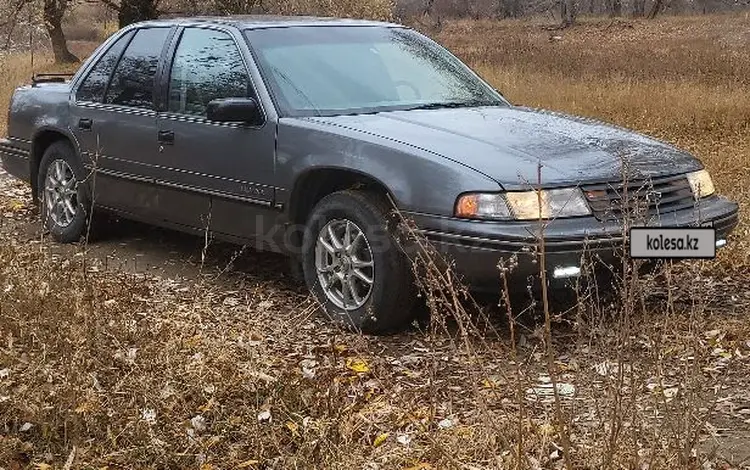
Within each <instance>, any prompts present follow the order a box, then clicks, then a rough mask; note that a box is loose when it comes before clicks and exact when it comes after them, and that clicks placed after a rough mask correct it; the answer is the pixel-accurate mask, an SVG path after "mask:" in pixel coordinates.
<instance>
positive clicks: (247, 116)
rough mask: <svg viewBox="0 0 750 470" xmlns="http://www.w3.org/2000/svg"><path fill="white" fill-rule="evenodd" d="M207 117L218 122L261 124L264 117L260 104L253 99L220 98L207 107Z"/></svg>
mask: <svg viewBox="0 0 750 470" xmlns="http://www.w3.org/2000/svg"><path fill="white" fill-rule="evenodd" d="M206 117H207V118H208V119H209V120H211V121H217V122H245V123H248V124H255V125H258V124H261V123H262V122H263V116H262V115H261V112H260V106H258V102H257V101H255V100H254V99H252V98H220V99H216V100H212V101H210V102H209V103H208V106H207V107H206Z"/></svg>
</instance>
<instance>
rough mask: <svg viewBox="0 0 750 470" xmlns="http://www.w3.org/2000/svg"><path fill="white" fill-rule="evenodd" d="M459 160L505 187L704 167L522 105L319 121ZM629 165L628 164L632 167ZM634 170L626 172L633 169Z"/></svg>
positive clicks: (598, 126) (646, 142)
mask: <svg viewBox="0 0 750 470" xmlns="http://www.w3.org/2000/svg"><path fill="white" fill-rule="evenodd" d="M311 119H312V120H315V121H318V122H321V123H326V124H329V125H334V126H337V127H341V128H345V129H349V130H353V131H358V132H363V133H367V134H370V135H375V136H378V137H381V138H383V139H387V140H391V141H393V142H395V143H399V144H406V145H409V146H412V147H414V148H418V149H421V150H423V151H427V152H430V153H432V154H435V155H438V156H441V157H444V158H448V159H450V160H454V161H456V162H459V163H461V164H463V165H465V166H468V167H470V168H473V169H474V170H476V171H479V172H481V173H483V174H485V175H486V176H488V177H490V178H492V179H494V180H495V181H497V182H498V183H499V184H500V185H502V186H503V187H504V188H505V189H518V188H521V187H528V185H529V184H530V183H532V184H537V182H538V171H539V164H541V165H542V168H541V176H542V178H541V179H542V184H543V185H544V186H560V185H576V184H580V183H594V182H606V181H620V180H622V179H623V175H624V174H626V173H627V174H628V175H629V176H628V178H629V179H631V178H632V179H645V178H649V177H655V176H660V175H673V174H679V173H686V172H689V171H693V170H698V169H700V168H701V167H702V166H701V164H700V162H699V161H698V160H697V159H695V158H694V157H692V156H691V155H690V154H688V153H686V152H683V151H680V150H678V149H676V148H674V147H672V146H669V145H667V144H664V143H662V142H659V141H657V140H654V139H651V138H648V137H645V136H643V135H640V134H637V133H635V132H631V131H628V130H625V129H621V128H618V127H614V126H611V125H607V124H603V123H601V122H597V121H593V120H589V119H584V118H578V117H573V116H568V115H563V114H559V113H553V112H549V111H541V110H533V109H528V108H521V107H511V106H509V107H480V108H453V109H435V110H416V111H393V112H387V113H377V114H366V115H347V116H334V117H316V118H311ZM623 162H626V163H625V164H624V163H623ZM625 169H626V170H625Z"/></svg>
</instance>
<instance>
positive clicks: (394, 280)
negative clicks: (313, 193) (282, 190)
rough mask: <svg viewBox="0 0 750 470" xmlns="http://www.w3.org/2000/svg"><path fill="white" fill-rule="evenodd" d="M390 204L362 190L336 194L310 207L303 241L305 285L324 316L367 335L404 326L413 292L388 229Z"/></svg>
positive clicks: (408, 271) (406, 266) (404, 260)
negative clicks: (314, 297)
mask: <svg viewBox="0 0 750 470" xmlns="http://www.w3.org/2000/svg"><path fill="white" fill-rule="evenodd" d="M388 213H389V206H388V205H387V204H386V203H385V202H384V201H383V200H382V198H380V197H378V196H376V195H374V194H371V193H366V192H361V191H340V192H337V193H333V194H331V195H328V196H326V197H325V198H323V199H322V200H321V201H320V202H319V203H318V204H317V205H316V206H315V208H314V209H313V211H312V213H311V215H310V218H309V221H308V223H307V229H306V231H305V237H304V248H305V249H304V255H303V269H304V274H305V282H306V283H307V285H308V287H309V288H310V290H311V291H312V292H313V294H314V295H315V296H316V297H317V299H318V301H319V302H320V303H321V305H322V307H323V309H324V310H325V312H326V314H327V315H328V316H329V317H330V318H331V319H333V320H334V321H336V322H337V323H341V324H343V325H346V326H349V327H352V328H355V329H358V330H362V331H364V332H367V333H384V332H388V331H392V330H395V329H398V328H400V327H403V326H404V325H406V324H408V323H409V322H410V321H411V320H412V317H413V312H412V306H413V304H414V300H415V298H416V290H415V287H414V282H413V279H412V273H411V269H410V265H409V260H408V259H407V257H406V256H405V255H404V253H403V252H402V251H401V249H400V247H399V245H398V243H397V242H396V240H395V238H394V236H393V233H392V231H391V230H390V229H389V227H388V226H387V216H388Z"/></svg>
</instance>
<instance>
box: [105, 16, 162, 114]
mask: <svg viewBox="0 0 750 470" xmlns="http://www.w3.org/2000/svg"><path fill="white" fill-rule="evenodd" d="M168 34H169V28H147V29H140V30H138V32H137V33H136V34H135V37H134V38H133V40H132V41H131V42H130V44H129V45H128V48H127V49H125V53H124V54H123V55H122V58H121V59H120V62H119V63H118V64H117V68H116V69H115V73H114V74H113V76H112V80H111V82H110V84H109V89H108V90H107V96H106V100H105V102H106V103H109V104H119V105H123V106H133V107H135V108H145V109H153V108H154V79H155V77H156V68H157V66H158V65H159V56H160V55H161V51H162V48H163V47H164V41H165V40H166V39H167V35H168Z"/></svg>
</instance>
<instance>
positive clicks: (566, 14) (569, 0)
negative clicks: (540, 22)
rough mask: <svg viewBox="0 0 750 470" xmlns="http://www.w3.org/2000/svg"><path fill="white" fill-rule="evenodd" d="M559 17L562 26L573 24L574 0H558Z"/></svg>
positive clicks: (574, 15)
mask: <svg viewBox="0 0 750 470" xmlns="http://www.w3.org/2000/svg"><path fill="white" fill-rule="evenodd" d="M560 18H561V19H562V27H563V28H567V27H568V26H573V24H574V23H575V22H576V10H575V3H574V0H560Z"/></svg>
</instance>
